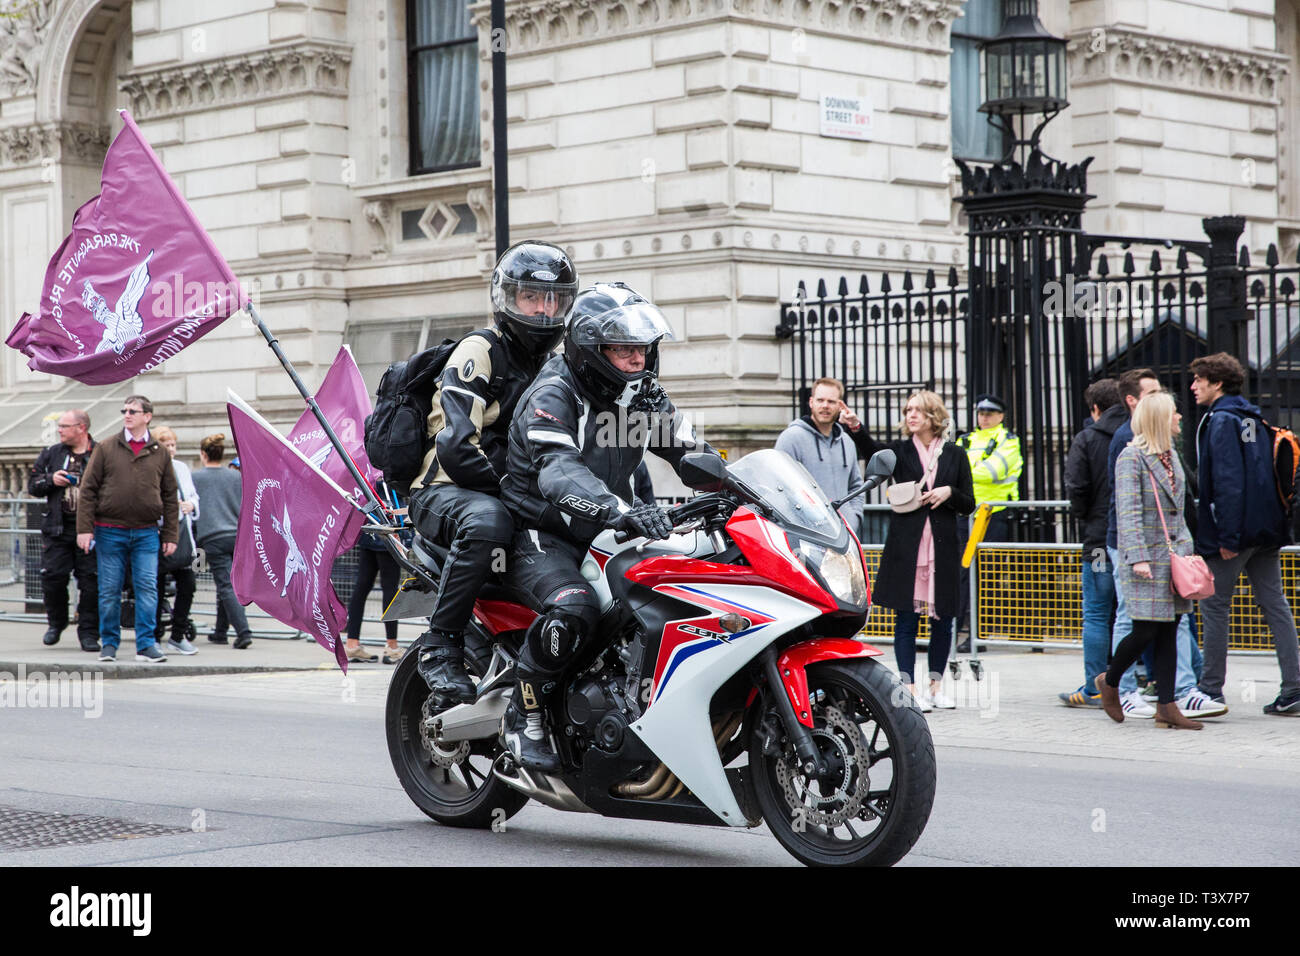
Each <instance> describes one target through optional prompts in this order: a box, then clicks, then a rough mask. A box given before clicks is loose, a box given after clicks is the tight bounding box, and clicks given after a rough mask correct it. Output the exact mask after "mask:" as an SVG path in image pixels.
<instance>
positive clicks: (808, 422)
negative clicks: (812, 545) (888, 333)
mask: <svg viewBox="0 0 1300 956" xmlns="http://www.w3.org/2000/svg"><path fill="white" fill-rule="evenodd" d="M843 406H844V385H843V384H842V383H841V382H840V381H839V380H838V379H834V378H819V379H817V381H815V382H813V387H812V394H811V395H810V396H809V397H808V410H809V412H810V414H808V415H805V416H803V418H800V419H797V420H795V421H793V422H791V423H790V427H789V428H787V429H786V430H785V431H783V432H782V433H781V436H780V437H779V438H778V439H777V440H776V450H777V451H783V452H785V453H786V454H787V455H789V456H790V457H791V458H793V459H794V460H795V461H797V462H799V464H801V465H803V466H804V467H805V468H807V469H808V472H809V474H811V475H812V476H813V478H814V479H816V481H817V484H819V485H821V489H822V491H824V492H826V494H827V496H828V497H829V498H830V499H831V501H838V500H839V499H841V498H843V497H844V496H845V495H851V494H852V493H853V492H855V491H857V490H858V489H859V488H861V487H862V474H861V472H859V471H858V452H857V448H856V447H855V446H854V444H853V442H852V440H851V439H850V438H849V435H848V433H847V432H845V430H844V429H843V428H842V427H840V424H839V422H837V421H836V419H837V418H839V415H840V409H841V408H843ZM840 515H841V516H842V517H843V518H844V520H845V521H846V522H847V523H848V526H849V527H850V528H852V529H853V533H854V534H857V533H858V526H859V524H860V522H861V520H862V497H861V496H858V497H857V498H854V499H853V500H852V501H849V502H846V503H845V504H844V506H843V507H842V508H840Z"/></svg>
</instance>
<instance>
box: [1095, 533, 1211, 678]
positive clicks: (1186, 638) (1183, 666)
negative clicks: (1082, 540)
mask: <svg viewBox="0 0 1300 956" xmlns="http://www.w3.org/2000/svg"><path fill="white" fill-rule="evenodd" d="M1106 554H1107V555H1108V556H1109V557H1110V566H1111V570H1112V571H1113V572H1114V581H1115V630H1114V631H1113V633H1112V636H1111V645H1110V646H1111V650H1112V651H1114V650H1115V649H1116V648H1118V647H1119V645H1120V641H1122V640H1124V638H1126V637H1128V636H1129V634H1131V633H1132V632H1133V619H1132V618H1130V617H1129V616H1128V605H1127V604H1126V603H1125V601H1124V590H1123V589H1122V588H1121V587H1120V584H1119V550H1118V549H1116V548H1107V549H1106ZM1176 641H1177V646H1178V668H1177V671H1176V673H1175V676H1174V699H1175V700H1177V699H1179V698H1181V697H1184V696H1186V695H1187V694H1189V693H1191V692H1192V691H1194V690H1196V674H1195V672H1194V671H1193V670H1192V647H1194V646H1195V644H1196V641H1195V639H1194V638H1193V637H1192V615H1191V614H1183V615H1180V616H1179V618H1178V634H1177V637H1176ZM1136 690H1137V675H1136V673H1135V670H1134V668H1132V667H1130V668H1129V669H1128V670H1126V671H1125V672H1124V677H1123V678H1122V679H1121V680H1120V682H1119V692H1120V695H1121V696H1123V695H1124V694H1131V693H1133V692H1135V691H1136Z"/></svg>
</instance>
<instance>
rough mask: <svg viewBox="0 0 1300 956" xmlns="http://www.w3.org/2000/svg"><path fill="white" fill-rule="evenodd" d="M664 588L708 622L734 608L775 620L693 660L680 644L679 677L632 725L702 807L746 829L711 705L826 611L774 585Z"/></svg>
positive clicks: (711, 644)
mask: <svg viewBox="0 0 1300 956" xmlns="http://www.w3.org/2000/svg"><path fill="white" fill-rule="evenodd" d="M664 587H674V588H676V589H677V590H678V591H680V592H681V593H679V594H674V595H672V597H673V598H674V599H675V600H679V601H687V602H689V603H692V604H696V605H697V606H698V607H700V608H701V609H702V611H701V614H702V616H705V615H707V616H713V615H719V614H720V613H728V611H725V610H723V608H727V609H729V610H730V611H733V612H734V613H736V614H743V615H744V616H746V617H749V618H750V620H751V621H752V620H755V619H756V618H755V617H754V615H758V616H760V617H761V618H764V619H766V621H767V622H768V623H764V624H762V625H755V626H753V627H750V628H749V629H747V630H746V631H742V632H738V633H737V634H734V635H728V637H729V638H730V640H727V641H722V640H712V639H701V642H700V645H701V646H700V647H699V649H698V650H696V651H694V652H692V653H690V654H686V653H684V652H683V651H684V650H685V649H688V646H687V645H685V644H682V645H680V646H679V647H678V650H677V652H676V654H675V655H674V654H670V655H669V666H671V667H672V668H673V672H672V674H671V677H670V678H669V679H668V680H667V681H666V682H664V684H663V685H662V686H658V682H656V683H657V686H656V688H655V697H654V701H653V703H652V705H651V706H650V707H648V708H647V709H646V712H645V713H644V714H642V715H641V717H640V718H639V719H638V720H637V721H636V722H635V723H633V724H632V725H631V729H632V731H633V732H634V733H635V734H636V735H637V736H638V737H640V738H641V740H643V741H644V742H645V744H646V746H647V747H649V748H650V749H651V750H652V751H653V752H654V753H655V755H656V756H657V757H658V758H659V759H660V760H662V761H663V762H664V764H665V765H667V767H668V769H669V770H671V771H672V772H673V774H674V775H676V777H677V779H679V780H680V781H682V783H684V784H685V785H686V786H687V787H688V788H689V789H690V791H691V793H693V794H694V795H695V796H696V797H697V798H698V799H699V800H700V802H701V803H703V804H704V805H705V806H706V807H708V808H709V809H710V810H712V811H713V813H715V814H716V815H717V816H718V817H719V818H720V819H721V820H722V821H723V822H724V823H726V824H728V825H730V826H735V827H743V826H746V822H745V815H744V813H743V812H742V811H741V809H740V805H739V804H738V803H737V802H736V798H735V795H734V794H733V792H732V789H731V784H730V783H729V782H728V781H727V775H726V773H725V771H724V768H723V766H722V763H721V761H719V759H718V748H717V744H716V743H715V742H714V739H713V727H712V725H711V723H710V722H709V704H710V703H711V702H712V700H713V697H714V694H716V693H717V691H718V688H719V687H721V686H722V685H723V684H724V683H726V682H727V681H728V680H729V679H730V678H731V677H732V676H733V675H735V674H736V673H737V672H738V671H739V670H741V668H743V667H744V666H745V665H747V664H748V663H749V662H750V661H751V660H753V659H754V658H755V657H756V656H758V654H759V653H760V652H762V650H763V648H765V647H767V646H768V645H769V644H771V643H772V642H773V641H775V640H776V639H777V638H779V637H780V636H781V635H782V634H786V633H788V632H789V631H791V630H794V629H795V628H798V627H802V626H803V625H804V624H806V623H808V622H809V621H811V620H813V619H814V618H817V617H820V616H821V614H822V613H823V609H822V608H819V607H817V606H814V605H812V604H810V603H809V602H807V601H804V600H801V599H799V598H796V597H794V596H792V595H789V594H782V593H780V592H778V591H776V590H775V589H773V588H772V587H770V586H765V587H761V586H750V585H732V584H717V583H701V584H696V583H694V582H691V581H679V582H677V583H676V584H675V585H665V586H664ZM665 596H668V595H665Z"/></svg>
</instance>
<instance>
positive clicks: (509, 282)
mask: <svg viewBox="0 0 1300 956" xmlns="http://www.w3.org/2000/svg"><path fill="white" fill-rule="evenodd" d="M577 292H578V290H577V283H573V286H572V288H570V287H569V285H568V284H560V283H556V282H536V281H532V280H527V279H504V280H502V282H501V284H500V285H499V286H496V287H494V288H493V290H492V306H493V308H494V309H495V310H496V311H498V312H505V313H506V314H507V315H509V316H510V317H511V318H513V319H515V320H516V321H517V322H520V323H522V324H524V325H528V326H531V327H533V328H536V329H558V328H561V327H562V326H563V325H564V320H565V317H566V316H568V314H569V309H570V308H571V307H572V306H573V299H574V297H575V296H576V295H577Z"/></svg>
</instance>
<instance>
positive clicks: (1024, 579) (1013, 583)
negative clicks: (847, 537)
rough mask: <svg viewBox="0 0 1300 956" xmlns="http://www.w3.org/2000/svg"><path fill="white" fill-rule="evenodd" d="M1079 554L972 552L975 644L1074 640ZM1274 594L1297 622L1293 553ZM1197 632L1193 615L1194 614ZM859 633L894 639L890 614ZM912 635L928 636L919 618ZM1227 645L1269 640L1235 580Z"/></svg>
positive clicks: (873, 553) (870, 562) (873, 563)
mask: <svg viewBox="0 0 1300 956" xmlns="http://www.w3.org/2000/svg"><path fill="white" fill-rule="evenodd" d="M862 550H863V555H864V557H865V558H866V563H867V572H868V573H869V574H870V575H871V579H872V580H873V581H874V580H875V578H876V569H877V568H878V567H879V565H880V554H881V550H882V549H881V547H880V546H879V545H875V546H873V545H867V546H866V547H864V548H863V549H862ZM1082 555H1083V551H1082V549H1081V548H1080V547H1079V546H1078V545H1075V546H1074V547H1070V546H1069V545H1051V544H1042V545H1033V546H1029V547H1024V546H1021V547H998V546H997V545H984V546H981V547H980V548H979V549H978V550H977V552H976V556H977V561H978V566H977V567H978V572H977V573H978V578H977V582H978V589H977V591H976V594H975V608H974V609H973V613H978V615H979V618H978V625H979V631H978V633H979V639H980V640H981V641H984V640H989V641H999V642H1001V641H1008V642H1012V643H1021V644H1041V643H1044V642H1049V643H1065V644H1071V643H1075V644H1078V643H1082V640H1083V633H1082V631H1083V585H1082V582H1081V580H1080V571H1081V567H1082V565H1081V560H1082ZM1282 590H1283V593H1285V594H1286V596H1287V600H1288V601H1290V603H1291V613H1292V614H1294V615H1295V616H1296V618H1297V620H1300V548H1284V549H1283V550H1282ZM1196 625H1197V634H1198V635H1199V634H1200V627H1201V621H1200V613H1199V608H1198V612H1197V620H1196ZM864 635H865V636H866V637H867V638H868V639H869V640H870V639H877V640H879V639H881V638H892V637H893V636H894V612H893V611H891V610H889V609H888V608H883V607H875V608H873V609H872V612H871V619H870V621H868V622H867V627H866V630H865V632H864ZM919 636H920V637H921V638H923V639H924V638H928V636H929V625H928V622H927V621H925V620H922V622H921V630H920V634H919ZM1228 648H1229V649H1230V650H1236V651H1272V650H1273V636H1272V634H1271V633H1270V632H1269V629H1268V625H1267V624H1265V622H1264V618H1263V615H1261V614H1260V612H1259V608H1257V607H1256V606H1255V602H1254V600H1253V599H1252V597H1251V590H1250V583H1249V582H1248V581H1247V580H1246V577H1245V575H1243V576H1242V577H1241V578H1240V580H1238V582H1237V591H1236V594H1234V595H1233V598H1232V607H1231V609H1230V611H1229V618H1228Z"/></svg>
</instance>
